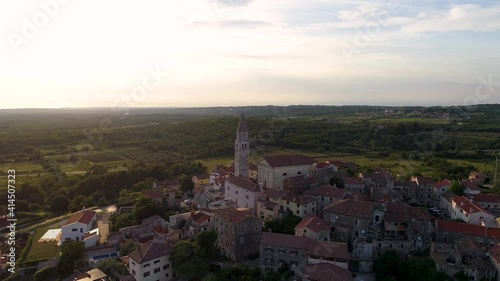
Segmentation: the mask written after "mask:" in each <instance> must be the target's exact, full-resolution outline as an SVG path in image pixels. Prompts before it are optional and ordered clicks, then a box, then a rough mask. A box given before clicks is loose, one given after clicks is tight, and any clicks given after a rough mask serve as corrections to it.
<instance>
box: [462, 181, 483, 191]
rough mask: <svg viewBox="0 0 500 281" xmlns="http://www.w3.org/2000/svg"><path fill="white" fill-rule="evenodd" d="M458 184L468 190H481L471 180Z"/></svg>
mask: <svg viewBox="0 0 500 281" xmlns="http://www.w3.org/2000/svg"><path fill="white" fill-rule="evenodd" d="M460 184H462V185H463V186H465V187H466V188H468V189H470V190H481V189H480V188H479V186H477V184H476V183H475V182H474V181H472V180H466V181H462V182H460Z"/></svg>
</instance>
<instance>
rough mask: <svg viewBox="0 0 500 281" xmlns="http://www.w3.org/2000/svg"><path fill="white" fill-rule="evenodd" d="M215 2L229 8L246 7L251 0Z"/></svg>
mask: <svg viewBox="0 0 500 281" xmlns="http://www.w3.org/2000/svg"><path fill="white" fill-rule="evenodd" d="M216 2H218V3H220V4H224V5H227V6H230V7H234V8H237V7H241V6H246V5H248V4H250V3H251V2H253V0H216Z"/></svg>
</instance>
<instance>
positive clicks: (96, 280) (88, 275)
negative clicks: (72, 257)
mask: <svg viewBox="0 0 500 281" xmlns="http://www.w3.org/2000/svg"><path fill="white" fill-rule="evenodd" d="M110 280H111V278H110V277H109V276H108V275H106V273H104V272H102V271H100V270H99V269H97V268H96V269H92V270H89V271H87V272H84V273H82V274H80V275H78V276H77V277H75V281H110Z"/></svg>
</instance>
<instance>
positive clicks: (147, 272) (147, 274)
mask: <svg viewBox="0 0 500 281" xmlns="http://www.w3.org/2000/svg"><path fill="white" fill-rule="evenodd" d="M149 275H151V274H150V273H149V271H146V272H144V274H143V276H144V277H148V276H149Z"/></svg>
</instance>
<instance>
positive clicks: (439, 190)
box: [434, 179, 451, 199]
mask: <svg viewBox="0 0 500 281" xmlns="http://www.w3.org/2000/svg"><path fill="white" fill-rule="evenodd" d="M450 185H451V181H450V180H447V179H444V180H442V181H438V182H436V183H435V184H434V197H435V198H436V199H441V194H443V193H445V192H446V191H448V189H449V188H450Z"/></svg>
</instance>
